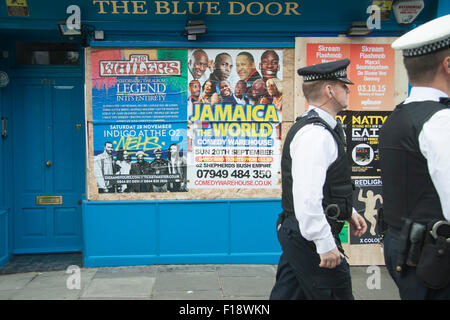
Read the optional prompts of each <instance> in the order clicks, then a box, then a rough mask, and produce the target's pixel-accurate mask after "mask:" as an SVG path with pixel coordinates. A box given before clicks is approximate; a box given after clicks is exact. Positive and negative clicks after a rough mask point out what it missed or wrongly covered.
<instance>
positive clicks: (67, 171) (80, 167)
mask: <svg viewBox="0 0 450 320" xmlns="http://www.w3.org/2000/svg"><path fill="white" fill-rule="evenodd" d="M12 86H13V89H12V91H13V92H12V94H13V97H14V98H13V109H14V113H13V118H14V119H13V124H12V126H13V128H11V129H12V131H13V139H14V147H13V153H14V154H13V159H14V195H15V199H14V200H15V202H14V207H15V208H14V218H13V219H14V220H13V225H14V253H15V254H19V253H44V252H73V251H81V249H82V235H81V231H82V227H81V200H82V194H83V193H84V189H85V178H84V176H85V147H84V146H85V138H84V137H85V129H84V96H83V82H82V79H81V78H45V79H39V78H38V79H36V78H31V79H14V81H12ZM42 197H52V198H42ZM55 199H61V200H62V201H61V202H62V203H61V204H48V201H53V200H55ZM43 200H46V201H43ZM40 202H44V204H40ZM46 203H47V204H46Z"/></svg>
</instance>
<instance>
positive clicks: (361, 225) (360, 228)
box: [348, 212, 367, 237]
mask: <svg viewBox="0 0 450 320" xmlns="http://www.w3.org/2000/svg"><path fill="white" fill-rule="evenodd" d="M348 223H350V224H351V226H352V227H353V235H354V236H355V237H361V236H362V235H363V234H364V233H366V231H367V223H366V220H364V218H363V217H361V215H360V214H359V213H356V212H353V214H352V217H351V218H350V219H349V220H348Z"/></svg>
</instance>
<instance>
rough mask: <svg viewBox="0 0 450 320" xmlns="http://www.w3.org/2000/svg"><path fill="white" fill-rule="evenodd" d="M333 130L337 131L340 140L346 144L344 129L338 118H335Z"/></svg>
mask: <svg viewBox="0 0 450 320" xmlns="http://www.w3.org/2000/svg"><path fill="white" fill-rule="evenodd" d="M334 132H336V133H337V135H338V136H339V138H340V139H341V141H342V142H343V143H344V145H347V141H346V140H345V134H344V129H343V128H342V124H341V121H340V120H339V119H336V126H335V127H334Z"/></svg>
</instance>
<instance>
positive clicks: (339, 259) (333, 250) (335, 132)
mask: <svg viewBox="0 0 450 320" xmlns="http://www.w3.org/2000/svg"><path fill="white" fill-rule="evenodd" d="M349 63H350V60H348V59H344V60H339V61H335V62H328V63H322V64H318V65H313V66H309V67H305V68H302V69H299V70H298V74H299V75H301V76H303V77H304V78H303V80H304V81H303V86H302V89H303V93H304V95H305V97H306V99H307V100H308V103H309V109H308V111H307V112H306V113H305V114H304V115H303V116H301V117H299V118H297V120H296V122H295V124H294V125H293V126H292V127H291V129H290V130H289V132H288V134H287V136H286V140H285V143H284V147H283V154H282V160H281V170H282V207H283V213H282V214H280V217H279V219H278V221H277V234H278V240H279V242H280V244H281V247H282V250H283V252H282V255H281V257H280V261H279V264H278V270H277V275H276V282H275V285H274V287H273V289H272V292H271V296H270V299H273V300H280V299H282V300H293V299H353V294H352V285H351V279H350V269H349V265H348V263H347V261H346V260H345V257H344V252H343V250H342V246H341V243H340V240H339V233H340V231H341V229H342V227H343V225H344V223H345V221H346V220H347V221H349V223H350V224H351V225H352V227H353V233H354V234H355V236H361V235H362V234H364V233H365V232H366V230H367V225H366V223H365V220H364V219H363V218H362V217H361V216H360V215H359V214H358V213H356V212H355V211H354V210H353V205H352V197H353V184H352V181H351V178H350V166H349V163H348V160H347V155H346V152H345V136H344V132H343V130H342V126H341V125H340V123H338V122H337V121H336V120H335V117H336V114H337V113H338V112H339V111H341V110H344V109H345V108H346V107H347V104H348V95H349V92H350V90H349V88H348V86H347V84H353V83H352V82H351V81H350V80H349V79H347V66H348V65H349Z"/></svg>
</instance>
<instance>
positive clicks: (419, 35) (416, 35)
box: [392, 14, 450, 57]
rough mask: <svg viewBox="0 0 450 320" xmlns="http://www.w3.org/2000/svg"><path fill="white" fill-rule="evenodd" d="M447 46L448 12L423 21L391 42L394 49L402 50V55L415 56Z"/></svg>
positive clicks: (449, 31)
mask: <svg viewBox="0 0 450 320" xmlns="http://www.w3.org/2000/svg"><path fill="white" fill-rule="evenodd" d="M449 47H450V14H448V15H446V16H442V17H439V18H436V19H433V20H431V21H428V22H427V23H424V24H422V25H421V26H419V27H417V28H415V29H413V30H411V31H409V32H407V33H405V34H404V35H403V36H401V37H400V38H398V39H397V40H395V41H394V42H393V43H392V48H394V49H395V50H403V51H402V53H403V56H404V57H417V56H421V55H425V54H429V53H433V52H437V51H439V50H443V49H446V48H449Z"/></svg>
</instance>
